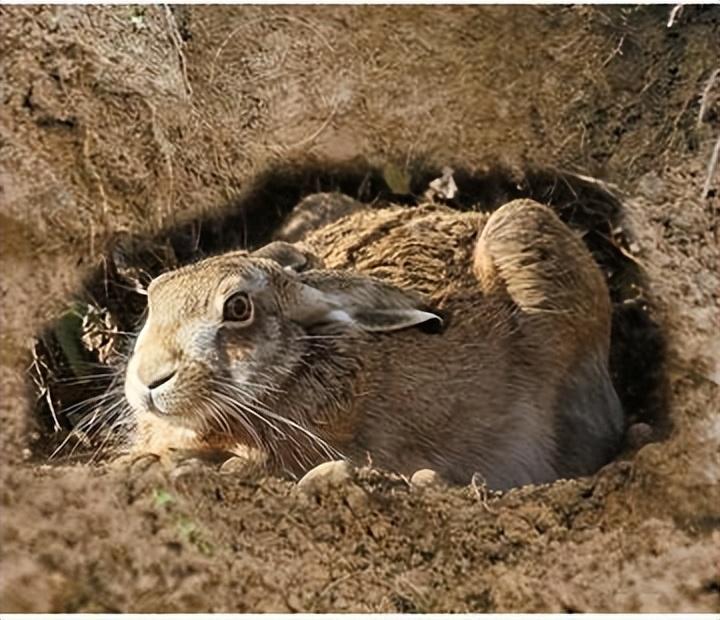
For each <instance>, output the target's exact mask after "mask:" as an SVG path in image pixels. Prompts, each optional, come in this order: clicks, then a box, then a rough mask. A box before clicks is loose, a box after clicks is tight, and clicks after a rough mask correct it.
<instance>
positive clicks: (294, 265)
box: [252, 241, 322, 273]
mask: <svg viewBox="0 0 720 620" xmlns="http://www.w3.org/2000/svg"><path fill="white" fill-rule="evenodd" d="M252 255H253V256H254V257H257V258H269V259H270V260H273V261H275V262H276V263H277V264H278V265H280V266H281V267H282V268H283V269H286V270H288V271H294V272H296V273H299V272H301V271H305V270H306V269H312V268H314V267H320V266H322V261H321V260H320V258H318V257H317V256H315V255H314V254H311V253H310V252H307V251H304V250H301V249H300V248H298V247H297V246H294V245H292V244H290V243H286V242H285V241H273V242H272V243H268V244H267V245H265V246H263V247H261V248H260V249H259V250H255V251H254V252H253V253H252Z"/></svg>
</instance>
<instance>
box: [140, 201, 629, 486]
mask: <svg viewBox="0 0 720 620" xmlns="http://www.w3.org/2000/svg"><path fill="white" fill-rule="evenodd" d="M308 204H310V205H311V204H312V199H310V203H308V202H307V201H306V202H305V203H304V204H301V205H300V206H299V207H298V213H300V214H302V213H303V210H304V211H307V210H308ZM325 215H326V216H327V217H325V219H324V221H316V222H314V223H313V227H311V228H309V229H308V230H304V231H301V232H298V231H299V230H300V229H301V228H302V227H301V226H294V227H293V226H292V225H291V226H290V229H291V230H293V234H294V235H295V237H296V239H299V238H300V239H302V240H301V241H298V242H297V243H295V244H289V243H286V242H275V243H272V244H270V245H268V246H265V247H264V248H261V249H260V250H258V251H257V252H254V253H247V252H232V253H228V254H224V255H221V256H216V257H212V258H209V259H206V260H203V261H201V262H198V263H196V264H193V265H189V266H186V267H183V268H181V269H178V270H176V271H173V272H169V273H166V274H163V275H161V276H160V277H158V278H156V279H155V280H154V281H153V282H152V283H151V285H150V287H149V290H148V301H149V313H148V318H147V320H146V322H145V325H144V326H143V328H142V330H141V331H140V333H139V335H138V338H137V341H136V343H135V348H134V351H133V354H132V356H131V359H130V362H129V365H128V368H127V373H126V395H127V398H128V401H129V402H130V404H131V406H132V408H133V411H134V415H135V418H136V421H137V431H136V437H135V448H136V449H137V450H141V451H154V452H157V451H162V450H168V449H172V448H187V449H195V450H200V451H205V452H208V453H230V454H231V453H237V452H239V451H242V450H244V449H248V448H250V449H257V450H260V451H261V452H263V453H264V454H266V455H267V458H268V463H269V464H271V465H272V466H274V467H276V468H278V469H280V470H284V471H287V472H291V473H293V474H301V473H303V472H305V471H306V470H308V469H310V468H311V467H313V466H315V465H317V464H318V463H320V462H322V461H326V460H330V459H333V458H340V457H342V458H347V459H349V460H351V461H354V462H357V463H366V462H368V461H370V462H371V463H372V464H373V465H374V466H379V467H382V468H387V469H390V470H393V471H396V472H399V473H402V474H406V475H408V476H409V475H412V473H413V472H415V471H417V470H420V469H432V470H435V471H437V472H438V473H439V474H440V475H441V476H442V477H443V478H444V479H446V480H447V481H449V482H454V483H461V484H462V483H467V482H468V481H469V480H470V479H471V477H472V476H473V475H474V474H476V473H477V474H480V475H481V476H483V477H484V479H485V480H486V481H487V484H488V486H489V487H490V488H494V489H507V488H510V487H513V486H519V485H523V484H528V483H543V482H550V481H552V480H555V479H558V478H568V477H574V476H579V475H586V474H590V473H592V472H594V471H596V470H597V469H598V468H599V467H601V466H602V465H603V464H605V463H606V462H608V461H609V460H610V459H611V458H612V457H613V456H614V454H615V452H616V450H617V449H618V447H619V444H620V441H621V439H622V434H623V431H624V425H623V414H622V410H621V406H620V403H619V400H618V397H617V395H616V393H615V390H614V388H613V386H612V383H611V381H610V377H609V373H608V350H609V341H610V320H611V305H610V300H609V295H608V291H607V287H606V284H605V281H604V278H603V275H602V273H601V272H600V270H599V268H598V266H597V265H596V263H595V262H594V260H593V258H592V256H591V255H590V253H589V252H588V250H587V249H586V248H585V246H584V244H583V242H582V241H581V240H580V239H579V238H578V237H577V236H576V234H575V233H574V232H573V231H571V230H570V229H569V228H568V227H567V226H566V225H565V224H563V223H562V222H561V221H560V220H559V219H558V218H557V216H556V215H555V214H554V213H553V212H552V211H551V210H550V209H549V208H547V207H545V206H542V205H540V204H538V203H535V202H532V201H529V200H518V201H513V202H511V203H508V204H506V205H504V206H503V207H501V208H500V209H498V210H497V211H495V212H494V213H493V214H491V215H489V216H488V215H487V214H481V213H460V212H457V211H454V210H451V209H449V208H446V207H442V206H438V205H423V206H420V207H417V208H402V207H388V208H384V209H370V208H365V207H362V206H360V205H359V204H358V205H356V206H352V205H350V206H349V205H348V204H347V203H346V202H345V203H343V207H342V211H341V213H340V214H339V215H337V216H333V215H332V213H330V212H328V213H327V214H325ZM291 224H292V222H291ZM323 224H324V225H323ZM238 296H239V297H238ZM228 303H232V304H235V305H234V306H232V312H231V313H230V319H228ZM237 308H240V314H239V315H238V311H237ZM238 318H239V319H242V320H236V319H238Z"/></svg>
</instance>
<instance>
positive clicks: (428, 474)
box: [410, 469, 445, 489]
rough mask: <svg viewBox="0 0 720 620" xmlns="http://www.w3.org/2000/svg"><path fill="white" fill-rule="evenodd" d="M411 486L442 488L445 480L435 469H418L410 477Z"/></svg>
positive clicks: (417, 487)
mask: <svg viewBox="0 0 720 620" xmlns="http://www.w3.org/2000/svg"><path fill="white" fill-rule="evenodd" d="M410 486H412V487H414V488H416V489H441V488H443V487H444V486H445V481H444V480H443V479H442V478H441V477H440V474H438V473H437V472H436V471H435V470H433V469H418V470H417V471H416V472H415V473H414V474H413V475H412V476H411V478H410Z"/></svg>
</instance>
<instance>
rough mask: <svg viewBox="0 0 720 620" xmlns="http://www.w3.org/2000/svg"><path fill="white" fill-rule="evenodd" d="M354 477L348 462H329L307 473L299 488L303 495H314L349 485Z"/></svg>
mask: <svg viewBox="0 0 720 620" xmlns="http://www.w3.org/2000/svg"><path fill="white" fill-rule="evenodd" d="M352 475H353V469H352V467H351V466H350V464H349V463H348V462H347V461H328V462H327V463H321V464H320V465H318V466H317V467H313V468H312V469H311V470H310V471H309V472H308V473H306V474H305V475H304V476H303V477H302V478H301V479H300V481H299V482H298V483H297V488H298V489H299V490H300V491H302V492H303V493H307V494H308V495H313V494H315V493H319V492H321V491H323V490H326V489H330V488H336V487H340V486H342V485H344V484H347V483H348V482H349V481H350V480H351V479H352Z"/></svg>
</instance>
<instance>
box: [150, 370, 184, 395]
mask: <svg viewBox="0 0 720 620" xmlns="http://www.w3.org/2000/svg"><path fill="white" fill-rule="evenodd" d="M176 372H177V370H173V371H172V372H170V373H168V374H166V375H164V376H163V377H160V378H159V379H155V381H151V382H150V383H148V384H147V386H148V389H149V390H154V389H155V388H156V387H160V386H161V385H162V384H163V383H167V382H168V381H170V379H172V378H173V377H174V376H175V373H176Z"/></svg>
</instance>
